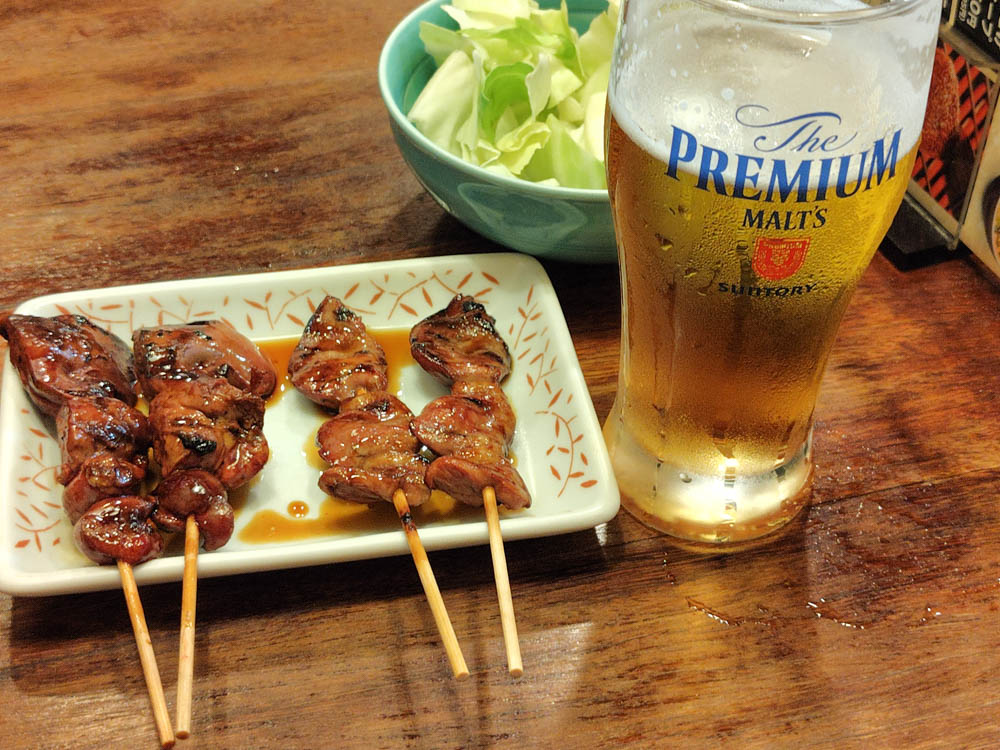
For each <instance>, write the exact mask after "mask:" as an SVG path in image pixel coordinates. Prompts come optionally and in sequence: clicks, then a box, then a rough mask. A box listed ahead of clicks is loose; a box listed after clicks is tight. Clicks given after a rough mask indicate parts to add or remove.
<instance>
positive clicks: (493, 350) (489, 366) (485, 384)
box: [410, 295, 531, 677]
mask: <svg viewBox="0 0 1000 750" xmlns="http://www.w3.org/2000/svg"><path fill="white" fill-rule="evenodd" d="M495 322H496V321H495V320H494V319H493V318H492V317H491V316H490V315H489V314H488V313H487V312H486V308H485V307H483V305H482V304H480V303H479V302H477V301H476V300H475V299H474V298H472V297H467V296H462V295H458V296H456V297H454V298H453V299H452V300H451V301H450V302H449V303H448V306H447V307H446V308H444V309H443V310H440V311H438V312H436V313H434V314H433V315H430V316H428V317H427V318H425V319H424V320H422V321H421V322H420V323H418V324H417V325H415V326H414V327H413V329H412V331H411V332H410V351H411V352H412V353H413V358H414V359H415V360H416V361H417V363H418V364H419V365H420V366H421V367H423V368H424V370H426V371H427V372H429V373H430V374H431V375H433V376H434V377H435V378H437V379H438V380H439V381H441V382H442V383H443V384H444V385H446V386H448V387H449V388H450V390H451V392H450V394H449V395H447V396H441V397H440V398H437V399H435V400H434V401H431V402H430V403H429V404H428V405H427V406H426V407H424V410H423V411H422V412H421V413H420V416H418V417H417V418H416V419H414V420H413V422H412V425H411V428H412V430H413V433H414V435H416V436H417V438H418V439H419V440H420V442H422V443H423V444H424V445H426V446H427V447H428V448H430V449H431V450H432V451H434V453H435V454H436V455H437V458H435V459H434V460H433V461H432V462H431V465H430V467H429V468H428V469H427V473H426V481H427V484H428V486H429V487H431V488H432V489H440V490H442V491H444V492H447V493H448V494H449V495H451V496H452V497H453V498H455V499H456V500H458V501H460V502H464V503H467V504H469V505H479V504H482V505H483V508H484V510H485V513H486V523H487V527H488V529H489V539H490V552H491V556H492V560H493V573H494V578H495V580H496V586H497V599H498V602H499V606H500V622H501V626H502V628H503V634H504V644H505V646H506V649H507V667H508V669H509V670H510V673H511V674H512V675H514V676H515V677H518V676H520V675H521V674H522V673H523V671H524V667H523V664H522V661H521V648H520V645H519V643H518V636H517V623H516V620H515V618H514V604H513V597H512V595H511V591H510V579H509V576H508V573H507V558H506V555H505V554H504V548H503V536H502V535H501V533H500V518H499V514H498V512H497V502H500V503H502V504H503V505H505V506H507V507H508V508H512V509H516V508H526V507H528V506H530V505H531V495H530V494H529V493H528V489H527V487H526V486H525V484H524V480H523V479H522V478H521V475H520V474H519V473H518V472H517V469H515V468H514V465H513V463H512V462H511V460H510V457H509V448H510V444H511V441H512V440H513V437H514V423H515V418H514V410H513V409H512V408H511V406H510V403H509V402H508V401H507V396H506V395H505V394H504V392H503V389H502V388H501V386H500V384H501V383H502V382H503V381H504V380H505V379H506V378H507V376H508V375H509V374H510V369H511V356H510V351H509V350H508V349H507V344H506V343H505V342H504V340H503V339H502V338H501V337H500V335H499V334H498V333H497V331H496V328H495V326H494V324H495Z"/></svg>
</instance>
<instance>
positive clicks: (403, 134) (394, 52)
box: [378, 0, 617, 263]
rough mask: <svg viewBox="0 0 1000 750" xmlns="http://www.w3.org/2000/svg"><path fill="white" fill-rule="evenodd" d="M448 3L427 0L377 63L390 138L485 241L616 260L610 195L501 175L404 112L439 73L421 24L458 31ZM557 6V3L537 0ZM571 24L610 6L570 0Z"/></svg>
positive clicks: (558, 256) (585, 22) (547, 254)
mask: <svg viewBox="0 0 1000 750" xmlns="http://www.w3.org/2000/svg"><path fill="white" fill-rule="evenodd" d="M445 4H446V2H445V0H430V2H426V3H424V4H423V5H421V6H420V7H418V8H417V9H416V10H414V11H413V12H412V13H410V15H408V16H407V17H406V18H404V19H403V20H402V22H401V23H400V24H399V25H398V26H397V27H396V28H395V29H394V30H393V32H392V33H391V34H390V35H389V38H388V39H387V40H386V42H385V46H383V48H382V54H381V56H380V58H379V65H378V81H379V89H380V90H381V92H382V99H383V100H384V101H385V106H386V108H387V109H388V110H389V121H390V124H391V126H392V134H393V136H394V137H395V139H396V143H397V145H398V146H399V150H400V152H401V153H402V155H403V159H404V160H405V161H406V163H407V164H408V165H409V167H410V169H412V170H413V173H414V174H415V175H416V177H417V179H418V180H419V181H420V183H421V184H422V185H423V186H424V187H425V188H426V189H427V192H429V193H430V194H431V195H432V196H433V197H434V200H436V201H437V202H438V204H440V206H441V207H442V208H443V209H444V210H445V211H447V212H448V213H449V214H451V215H452V216H454V217H455V218H456V219H458V220H459V221H460V222H462V223H463V224H465V225H466V226H467V227H469V228H470V229H472V230H473V231H475V232H478V233H479V234H481V235H482V236H484V237H487V238H489V239H491V240H493V241H494V242H498V243H500V244H501V245H504V246H506V247H509V248H511V249H512V250H518V251H520V252H523V253H528V254H529V255H535V256H538V257H543V258H552V259H555V260H564V261H572V262H579V263H611V262H614V261H615V260H616V259H617V254H616V250H615V232H614V227H613V225H612V223H611V206H610V204H609V202H608V193H607V191H606V190H584V189H579V188H563V187H548V186H545V185H539V184H536V183H533V182H528V181H527V180H519V179H516V178H511V177H504V176H502V175H497V174H494V173H492V172H489V171H487V170H485V169H482V168H481V167H477V166H475V165H473V164H469V163H468V162H465V161H463V160H462V159H460V158H458V157H457V156H454V155H453V154H450V153H448V152H447V151H445V150H444V149H442V148H440V147H439V146H437V145H436V144H434V143H432V142H431V141H430V140H428V139H427V138H426V137H424V136H423V135H422V134H421V133H420V132H419V131H418V130H417V129H416V128H415V127H414V126H413V124H412V123H411V122H410V121H409V120H408V119H407V118H406V113H407V112H409V110H410V107H411V106H412V105H413V102H414V101H415V100H416V98H417V95H418V94H419V93H420V92H421V90H422V89H423V87H424V85H425V84H426V83H427V81H428V79H430V77H431V75H432V74H433V73H434V70H435V67H434V61H433V60H432V59H431V57H430V56H429V55H428V54H427V53H426V52H425V51H424V45H423V42H421V41H420V22H421V21H430V22H431V23H435V24H437V25H439V26H445V27H448V28H456V24H455V22H454V21H453V20H452V19H451V17H450V16H448V14H447V13H445V12H444V11H443V10H441V6H442V5H445ZM538 4H539V5H540V6H542V7H558V5H559V1H558V0H539V3H538ZM567 7H568V9H569V18H570V23H571V24H572V25H573V27H574V28H576V29H577V31H579V32H580V33H583V32H584V31H586V30H587V26H589V24H590V21H591V19H592V18H594V16H596V15H597V14H598V13H601V12H603V11H604V10H605V9H607V2H605V0H569V1H568V2H567Z"/></svg>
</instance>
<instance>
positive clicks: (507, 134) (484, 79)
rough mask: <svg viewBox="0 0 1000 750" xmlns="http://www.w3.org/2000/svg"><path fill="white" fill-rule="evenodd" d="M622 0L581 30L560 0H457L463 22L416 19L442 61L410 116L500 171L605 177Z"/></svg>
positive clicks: (580, 183)
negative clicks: (549, 4) (553, 2)
mask: <svg viewBox="0 0 1000 750" xmlns="http://www.w3.org/2000/svg"><path fill="white" fill-rule="evenodd" d="M618 8H619V0H609V2H608V9H607V10H606V11H605V12H603V13H600V14H598V15H597V17H596V18H594V20H593V21H591V23H590V26H589V28H588V29H587V31H586V32H585V33H584V34H582V35H581V34H578V33H577V31H576V30H575V29H574V28H573V27H572V26H570V25H569V14H568V12H567V9H566V2H565V0H563V2H562V4H561V6H560V7H559V8H558V9H545V10H543V9H541V8H539V7H538V3H537V2H536V0H453V2H452V4H451V5H444V6H442V9H443V10H444V11H445V12H446V13H447V14H448V15H449V16H451V17H452V18H453V19H454V20H455V21H456V23H458V26H459V28H458V29H446V28H443V27H441V26H437V25H435V24H432V23H428V22H426V21H425V22H423V23H421V24H420V39H421V41H422V42H423V43H424V48H425V49H426V50H427V54H429V55H430V56H431V57H432V58H433V59H434V62H435V64H436V65H437V70H436V71H435V72H434V75H432V76H431V78H430V80H429V81H428V82H427V85H426V86H425V87H424V89H423V91H421V92H420V95H419V96H418V97H417V100H416V101H415V102H414V103H413V106H412V107H411V108H410V112H409V114H408V117H409V119H410V121H411V122H412V123H413V124H414V125H415V126H416V128H417V129H418V130H419V131H420V132H421V133H423V134H424V135H425V136H427V137H428V138H429V139H430V140H431V141H433V142H434V143H436V144H437V145H438V146H440V147H441V148H443V149H445V150H446V151H448V152H450V153H452V154H455V155H456V156H458V157H459V158H461V159H464V160H465V161H468V162H470V163H472V164H477V165H479V166H482V167H484V168H486V169H489V170H492V171H494V172H497V173H499V174H503V175H507V176H514V177H520V178H522V179H526V180H531V181H533V182H540V183H544V184H552V185H562V186H563V187H575V188H597V189H603V188H605V187H606V186H607V182H606V179H605V174H604V106H605V104H604V103H605V99H606V97H607V88H608V71H609V70H610V67H611V50H612V44H613V42H614V36H615V30H616V28H617V25H618Z"/></svg>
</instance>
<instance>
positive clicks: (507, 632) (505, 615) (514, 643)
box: [483, 487, 524, 677]
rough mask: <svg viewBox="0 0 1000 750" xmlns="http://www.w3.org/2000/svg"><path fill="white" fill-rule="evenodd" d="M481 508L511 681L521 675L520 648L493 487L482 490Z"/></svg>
mask: <svg viewBox="0 0 1000 750" xmlns="http://www.w3.org/2000/svg"><path fill="white" fill-rule="evenodd" d="M483 507H484V508H485V509H486V525H487V526H488V527H489V530H490V553H491V554H492V556H493V577H494V578H495V579H496V583H497V600H498V601H499V602H500V625H501V626H502V627H503V641H504V645H505V646H506V647H507V668H508V669H509V670H510V673H511V675H512V676H514V677H520V676H521V675H522V674H523V673H524V666H523V665H522V664H521V646H520V644H519V643H518V640H517V623H516V622H515V620H514V600H513V597H512V596H511V593H510V579H509V578H508V577H507V557H506V555H505V554H504V551H503V537H502V536H501V535H500V514H499V513H498V512H497V496H496V492H495V491H494V490H493V488H492V487H485V488H484V489H483Z"/></svg>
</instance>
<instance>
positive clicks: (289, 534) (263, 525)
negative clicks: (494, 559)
mask: <svg viewBox="0 0 1000 750" xmlns="http://www.w3.org/2000/svg"><path fill="white" fill-rule="evenodd" d="M371 334H372V336H373V337H374V338H375V339H376V340H377V341H378V342H379V344H381V346H382V348H383V349H384V350H385V357H386V360H387V361H388V363H389V371H388V375H389V386H388V388H387V390H388V391H389V392H390V393H398V392H399V387H400V378H401V373H402V370H403V368H404V367H406V366H408V365H413V364H416V363H415V362H414V360H413V356H412V355H411V354H410V332H409V329H406V328H400V329H390V330H384V331H371ZM298 340H299V337H298V336H293V337H289V338H282V339H272V340H269V341H262V342H259V343H258V344H257V346H258V347H259V348H260V350H261V352H262V353H263V354H264V356H266V357H267V358H268V359H269V360H271V362H272V363H273V364H274V369H275V370H276V371H277V373H278V386H277V387H276V388H275V389H274V393H273V394H272V395H271V396H270V397H269V398H268V400H267V406H268V407H270V406H273V405H274V404H276V403H277V402H278V401H279V400H280V399H282V398H284V396H285V394H286V393H287V392H288V391H290V390H294V387H293V386H292V384H291V382H290V381H289V379H288V360H289V359H290V358H291V355H292V351H293V350H294V349H295V345H296V343H298ZM314 408H315V409H316V415H317V423H318V421H319V420H321V419H322V418H323V415H324V414H325V412H323V411H322V410H321V409H320V408H319V406H315V407H314ZM315 429H316V428H315V427H311V426H310V425H309V423H308V422H306V423H305V424H304V425H303V435H302V440H303V445H302V452H303V453H304V455H305V457H306V463H307V464H308V465H309V466H310V467H311V468H313V469H315V470H316V478H317V480H318V479H319V475H320V473H321V472H322V471H323V470H325V469H326V468H327V464H326V462H325V461H323V459H322V458H320V456H319V451H318V449H317V446H316V433H315ZM316 493H317V496H318V498H319V499H318V500H317V499H316V498H292V499H290V500H289V502H288V506H287V508H286V510H285V512H283V513H282V512H279V511H275V510H271V509H265V510H259V511H256V512H255V513H254V515H253V517H252V518H250V520H249V521H248V522H247V523H246V524H245V525H244V526H243V528H242V529H241V530H240V531H239V533H238V535H237V536H238V538H239V539H240V541H243V542H248V543H251V544H268V543H274V542H293V541H303V540H308V539H314V538H317V537H324V536H330V535H336V534H348V533H349V534H359V533H378V532H384V531H391V530H394V529H398V528H399V518H398V516H397V515H396V510H395V508H394V507H393V506H392V504H391V503H377V504H375V505H371V506H367V505H361V504H358V503H351V502H348V501H346V500H340V499H339V498H335V497H329V496H326V495H323V494H322V491H321V490H320V489H319V487H317V488H316ZM232 499H233V498H231V501H232ZM237 500H238V502H233V508H234V510H235V511H236V513H237V516H239V514H240V512H241V510H242V509H243V508H242V506H243V504H244V503H245V500H246V494H245V493H244V494H243V497H242V498H238V499H237ZM314 506H316V507H317V512H316V515H315V516H314V517H310V514H311V512H312V508H313V507H314ZM412 511H413V520H414V522H415V523H416V524H417V526H418V528H419V526H420V525H421V523H424V524H426V523H430V522H432V521H440V520H442V519H445V518H447V519H448V520H451V521H454V522H456V523H458V522H463V521H468V520H477V519H481V518H482V517H483V514H482V508H479V507H472V506H470V505H464V504H461V503H457V502H456V501H455V500H454V499H452V498H451V497H450V496H448V495H446V494H445V493H443V492H439V491H437V490H435V491H433V492H432V493H431V496H430V499H429V500H428V501H427V502H426V503H424V504H423V505H421V506H418V507H415V508H413V509H412Z"/></svg>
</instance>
